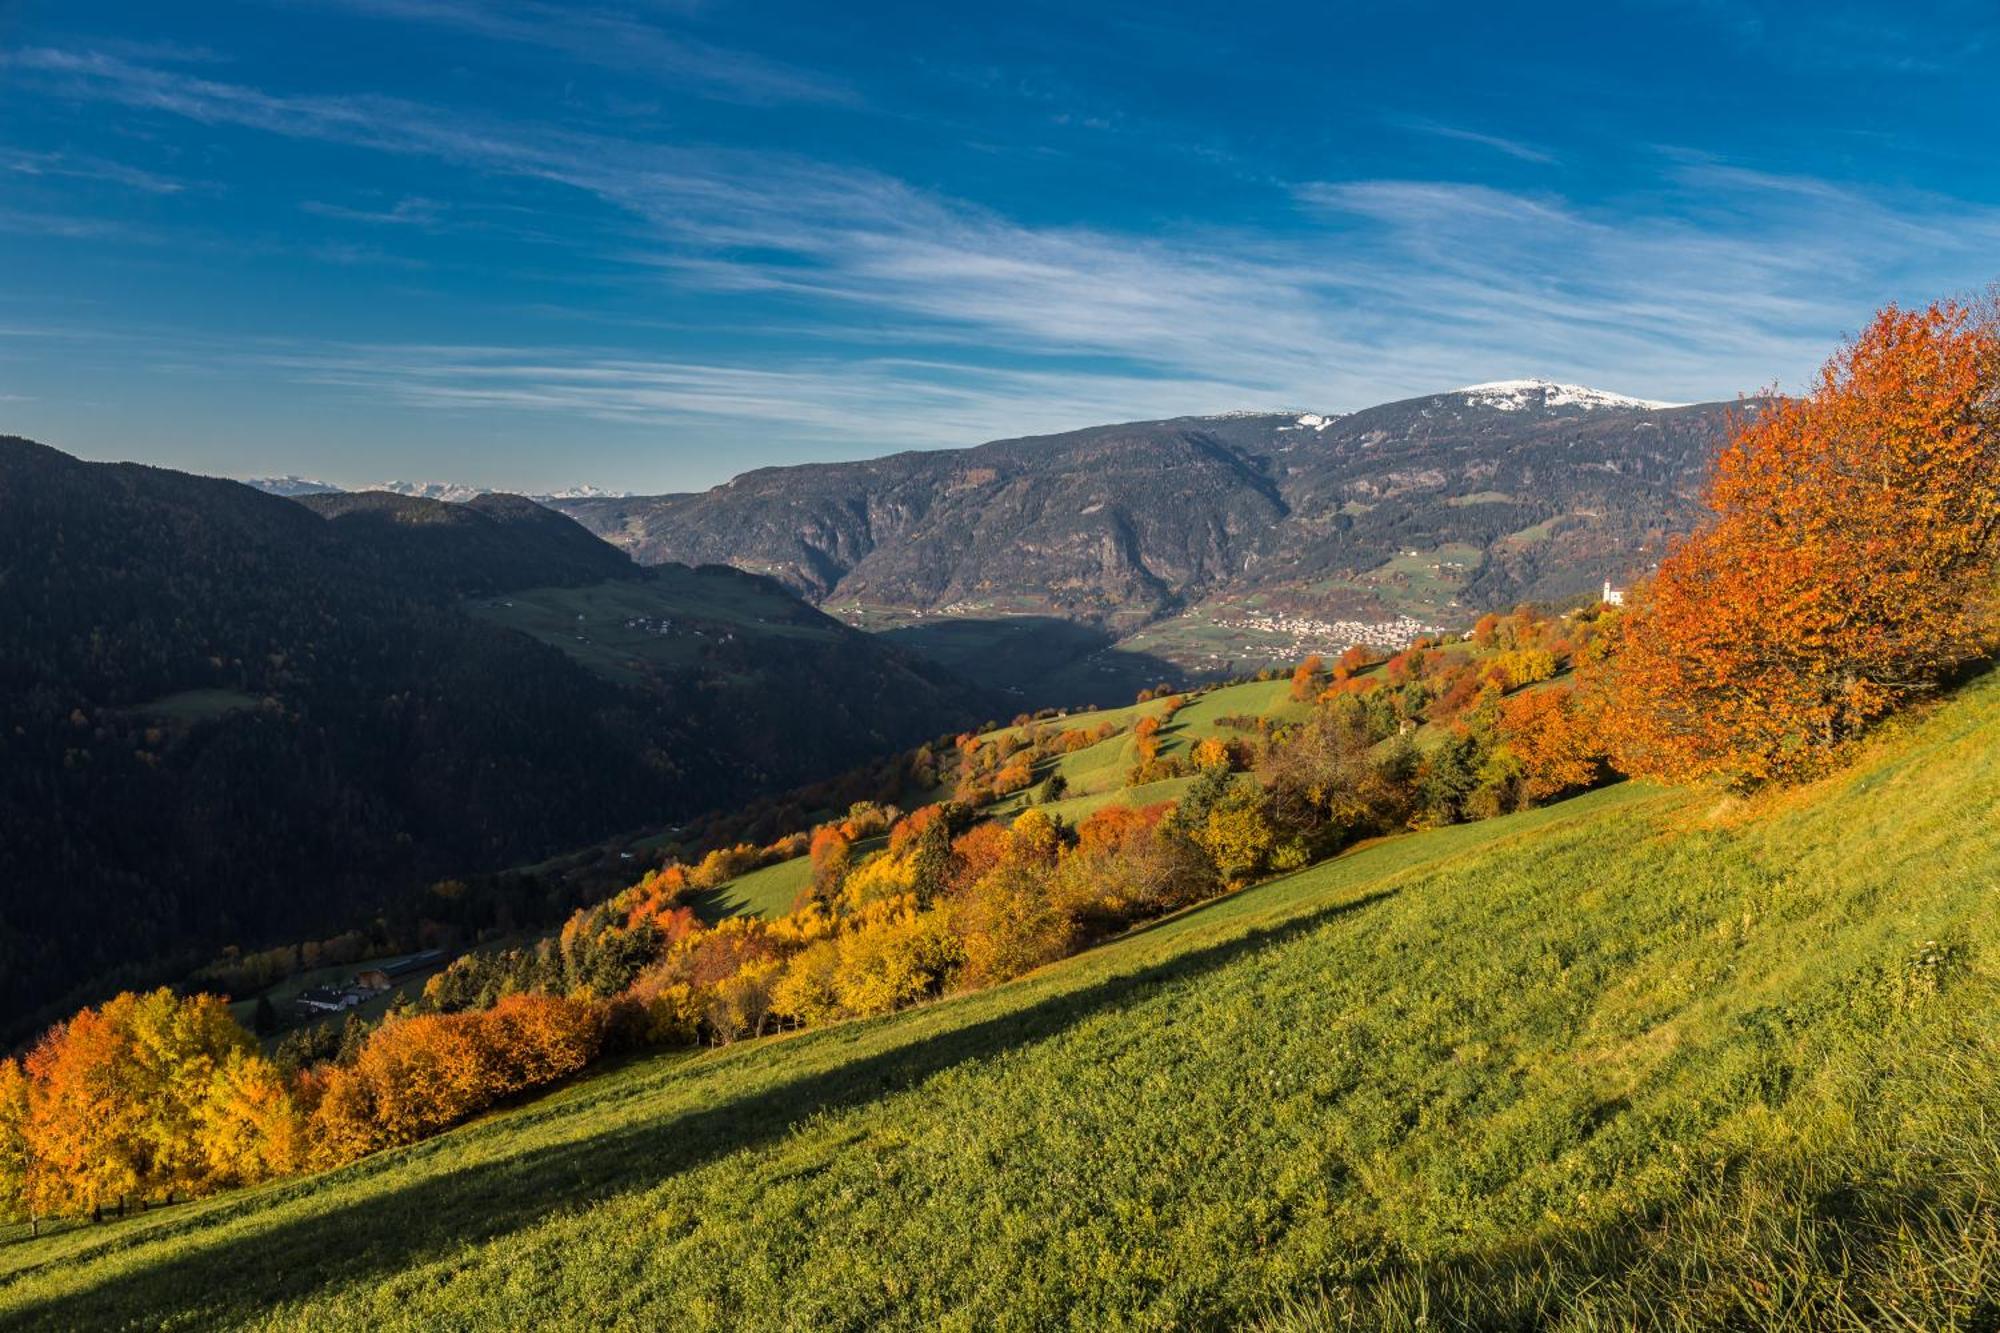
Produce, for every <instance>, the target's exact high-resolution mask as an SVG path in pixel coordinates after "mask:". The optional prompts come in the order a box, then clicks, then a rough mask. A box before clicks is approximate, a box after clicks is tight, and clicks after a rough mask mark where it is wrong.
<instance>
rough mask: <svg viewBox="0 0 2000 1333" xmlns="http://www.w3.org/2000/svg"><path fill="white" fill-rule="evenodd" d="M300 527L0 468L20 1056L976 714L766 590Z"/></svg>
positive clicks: (129, 485)
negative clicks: (32, 1042) (354, 929)
mask: <svg viewBox="0 0 2000 1333" xmlns="http://www.w3.org/2000/svg"><path fill="white" fill-rule="evenodd" d="M312 503H313V507H312V508H308V507H306V505H304V504H301V503H297V502H294V501H292V500H287V499H281V498H278V497H275V496H270V495H265V494H262V493H260V492H258V491H255V490H252V489H251V488H249V487H246V486H241V485H238V484H236V483H233V482H226V481H216V480H211V479H207V478H200V477H192V476H187V475H184V474H181V473H176V472H170V471H165V470H161V469H156V468H148V467H140V466H136V465H129V464H94V463H83V462H79V461H78V460H76V459H73V458H70V457H67V456H66V455H63V454H61V453H58V452H56V451H55V450H52V449H47V448H45V447H42V446H40V445H36V444H32V443H30V442H28V441H24V440H16V439H0V705H3V706H0V718H4V726H0V828H4V829H5V831H6V835H5V837H4V838H0V1023H4V1026H5V1027H6V1028H7V1029H8V1030H9V1031H15V1032H17V1031H18V1030H19V1028H20V1025H21V1023H22V1022H23V1021H24V1020H26V1019H27V1018H29V1017H30V1016H31V1015H32V1014H33V1013H34V1012H36V1011H38V1010H39V1009H41V1008H42V1007H43V1006H45V1005H47V1004H49V1003H51V1002H54V1001H57V1000H58V999H61V998H65V997H66V996H67V995H68V994H69V993H71V991H72V989H73V988H76V987H89V986H91V985H93V984H95V983H99V982H102V981H106V980H109V979H110V978H112V977H113V976H118V975H126V976H131V975H137V974H138V973H139V972H141V971H143V970H144V969H145V968H147V967H148V966H150V965H152V964H154V963H156V962H157V961H158V960H160V959H161V958H162V957H163V956H165V955H167V954H170V953H173V952H175V951H197V950H200V951H205V950H210V949H213V948H214V947H216V946H218V945H220V944H224V943H242V944H246V945H247V944H251V943H253V942H255V941H258V940H260V939H264V938H268V937H273V936H277V935H282V934H286V933H299V932H303V931H310V930H314V929H318V928H320V927H322V926H331V925H341V926H345V925H348V924H351V923H352V922H353V921H354V920H356V919H357V918H358V917H360V916H362V915H363V914H364V913H365V912H369V911H373V910H377V909H379V908H381V907H383V906H385V905H388V904H390V903H392V902H393V901H394V900H395V899H396V898H397V896H398V895H399V894H402V893H405V892H406V891H408V890H410V889H412V888H413V887H416V886H420V885H422V884H424V883H426V882H428V881H429V880H432V879H435V878H438V877H442V876H444V875H448V874H458V873H464V872H468V871H475V870H480V869H492V868H495V867H499V866H503V865H507V864H513V863H517V862H520V861H524V860H533V859H537V858H539V857H540V856H543V855H546V854H547V853H549V852H551V851H554V850H557V849H559V848H562V847H565V846H569V845H574V844H576V843H579V842H583V841H588V840H592V839H595V838H597V837H600V836H602V835H604V834H606V833H608V832H611V831H614V830H616V829H619V828H625V827H630V826H632V825H635V824H638V823H642V822H650V821H661V820H667V819H673V818H678V817H680V816H681V815H684V814H688V813H692V812H694V811H696V810H699V809H706V808H708V807H710V806H712V805H714V804H716V803H718V802H723V801H727V800H732V799H736V798H740V797H742V796H745V795H747V794H750V793H753V792H756V791H758V790H762V789H767V788H769V787H772V786H776V785H782V784H789V783H796V782H800V781H804V780H807V779H810V778H815V777H819V776H823V775H825V774H826V773H827V772H830V771H833V770H835V769H838V768H841V767H844V766H846V765H849V764H851V763H853V762H855V761H857V760H858V759H860V758H862V757H865V756H867V755H869V754H872V753H875V752H879V751H882V750H886V749H889V748H892V747H895V746H898V745H903V744H908V743H912V742H914V741H917V740H920V739H923V738H925V737H928V736H932V735H935V734H937V733H938V732H940V731H943V730H948V729H950V728H953V727H956V726H961V725H964V724H966V723H968V722H971V721H975V720H977V716H978V715H979V713H980V712H981V711H982V708H983V705H984V704H985V702H986V701H985V700H984V698H983V697H982V696H979V695H977V694H976V693H975V692H973V691H972V690H970V689H969V688H967V687H964V686H962V685H960V684H959V683H958V682H957V681H955V680H954V679H952V678H950V677H948V676H946V675H945V674H944V673H943V672H941V671H940V670H938V669H936V668H932V667H928V666H924V665H922V664H921V663H920V662H918V661H917V660H915V659H911V658H908V657H906V656H905V655H903V654H901V653H900V652H898V651H896V650H894V649H890V648H888V647H886V646H885V645H882V644H880V643H878V642H876V641H874V640H872V639H869V638H868V637H867V636H864V635H861V634H858V633H856V632H853V631H850V630H847V629H845V628H844V627H841V626H839V625H838V624H836V623H835V622H833V621H831V620H828V619H827V618H826V617H824V616H821V615H820V614H818V613H817V612H814V611H812V610H811V609H810V608H807V607H805V606H802V605H800V604H799V603H798V602H797V601H796V600H794V599H793V598H791V597H790V596H789V595H787V594H784V593H783V592H782V591H781V590H779V589H778V588H776V587H775V585H772V584H770V583H768V582H767V581H765V580H762V579H758V578H756V577H753V576H750V575H745V574H741V573H738V572H736V571H732V570H719V569H718V570H708V571H695V570H685V569H680V570H659V571H646V570H641V569H638V568H636V567H635V566H633V565H632V564H631V562H630V561H629V560H628V559H627V558H626V557H625V556H623V555H622V554H620V553H618V552H616V551H614V550H612V549H611V548H609V547H607V546H605V545H604V544H603V543H602V542H599V541H597V540H596V539H595V538H593V537H591V536H590V535H589V534H588V533H586V532H585V531H584V530H583V529H581V528H580V527H578V526H577V525H576V524H575V523H573V522H572V521H570V520H569V519H566V518H563V517H562V516H560V515H557V514H555V513H552V512H550V511H548V510H545V509H542V508H540V507H539V506H536V505H533V504H532V503H530V502H528V501H525V500H520V499H517V498H513V497H504V496H495V497H486V498H483V499H481V500H480V501H478V502H476V503H475V504H473V505H468V506H452V505H445V504H440V503H437V502H432V501H422V500H411V499H407V498H404V497H386V496H371V495H361V496H330V497H324V498H317V499H315V500H314V501H313V502H312ZM516 590H525V593H524V596H523V600H522V601H521V603H520V606H521V607H523V608H525V607H527V606H529V605H530V604H531V603H532V604H535V605H541V604H548V603H550V602H552V601H553V600H560V599H562V598H577V599H581V598H588V597H590V596H593V595H595V592H594V590H612V591H613V592H615V594H616V596H617V597H618V598H619V599H621V600H620V601H619V603H618V605H619V607H620V608H624V607H627V606H628V605H629V606H637V607H640V608H642V610H643V614H639V613H636V612H633V611H630V610H621V612H620V613H619V618H618V620H617V621H616V623H613V624H611V625H610V626H609V631H610V632H614V633H615V632H617V631H618V630H619V629H620V627H621V626H622V625H623V624H624V622H626V621H631V622H633V623H635V624H639V625H641V626H643V627H644V628H645V630H646V631H647V632H646V633H645V634H644V635H643V636H641V637H643V638H644V640H645V642H646V644H648V645H650V644H652V643H655V642H657V643H659V644H660V645H662V646H663V647H664V648H666V649H669V650H671V651H668V652H665V653H664V654H662V653H653V654H651V655H648V654H647V653H645V652H642V651H639V650H636V649H635V650H632V651H624V650H620V651H619V652H617V653H615V654H614V653H612V652H610V651H609V650H607V649H606V648H605V647H604V645H603V644H602V643H601V642H600V640H601V639H603V638H604V637H605V634H604V633H603V632H600V631H599V630H598V629H597V628H596V626H595V625H594V624H587V623H586V621H585V616H586V614H588V612H587V611H586V610H583V609H579V610H577V611H576V612H574V613H573V614H572V613H571V612H570V611H569V610H568V609H567V608H565V610H564V613H563V617H562V618H563V625H562V627H561V628H562V632H561V633H560V634H558V633H555V632H541V633H538V632H537V626H535V625H533V624H511V623H509V622H508V620H507V619H506V617H507V616H508V615H510V614H514V613H515V611H514V608H515V607H516V602H515V600H514V599H513V598H512V597H508V598H507V600H505V601H504V602H502V601H500V600H498V599H499V597H500V596H501V595H503V594H511V593H514V592H515V591H516ZM536 599H539V600H536ZM670 622H671V625H672V627H673V629H674V631H675V633H676V634H678V635H679V636H680V637H678V638H676V637H672V636H670V635H668V634H667V633H666V627H667V626H668V625H669V623H670ZM631 633H633V634H634V635H635V636H639V631H636V630H635V631H631ZM592 652H595V653H597V654H598V655H597V656H596V657H593V656H591V655H590V654H591V653H592Z"/></svg>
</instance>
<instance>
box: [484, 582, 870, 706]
mask: <svg viewBox="0 0 2000 1333" xmlns="http://www.w3.org/2000/svg"><path fill="white" fill-rule="evenodd" d="M468 606H469V608H470V610H471V611H472V613H473V614H474V615H477V616H479V617H481V618H483V619H486V620H489V621H491V622H493V623H494V624H497V625H502V626H504V627H506V628H508V629H514V630H520V631H521V632H522V633H525V634H529V635H532V636H533V637H535V638H537V639H540V640H542V641H543V642H545V643H550V644H553V645H555V646H556V647H557V648H560V649H562V650H563V651H564V652H565V653H568V654H569V655H570V656H571V657H573V658H575V659H576V660H577V661H578V662H580V663H582V664H583V665H584V666H587V667H589V668H590V669H592V670H593V671H596V672H598V673H599V674H601V675H605V676H609V677H611V678H613V679H618V680H626V681H630V680H636V679H639V678H641V677H642V676H643V675H644V674H645V672H646V671H647V669H648V668H656V667H664V668H678V667H685V666H688V665H690V664H692V663H694V662H696V661H698V660H699V659H700V658H701V657H702V656H703V654H704V652H705V651H706V650H708V649H711V648H714V647H716V646H717V645H720V644H722V643H724V642H727V641H729V640H730V639H733V638H744V639H751V640H754V639H757V638H761V637H771V636H776V637H787V638H817V639H827V638H831V637H832V636H833V635H834V634H835V633H836V631H835V630H834V629H833V627H831V626H829V625H826V624H824V623H823V622H822V623H818V624H814V623H811V621H810V619H806V620H804V621H803V623H802V621H801V617H800V616H799V607H798V604H797V603H796V602H794V601H792V600H790V599H789V598H787V597H785V596H783V595H782V594H780V593H777V592H772V591H768V590H765V591H759V590H757V589H756V588H755V586H754V585H752V584H751V583H750V582H749V581H748V580H746V579H742V578H740V577H738V578H733V579H726V580H725V579H721V578H718V577H716V576H714V575H705V574H701V573H697V572H696V571H694V570H690V569H686V568H683V567H681V566H678V565H665V566H661V567H660V568H658V569H654V570H649V571H648V572H647V577H645V578H643V579H632V580H623V579H615V580H610V581H607V582H604V583H595V584H590V585H588V586H586V587H581V588H529V589H527V590H525V591H522V592H513V593H508V594H506V595H505V596H502V597H483V598H479V599H477V600H475V601H473V602H470V603H468Z"/></svg>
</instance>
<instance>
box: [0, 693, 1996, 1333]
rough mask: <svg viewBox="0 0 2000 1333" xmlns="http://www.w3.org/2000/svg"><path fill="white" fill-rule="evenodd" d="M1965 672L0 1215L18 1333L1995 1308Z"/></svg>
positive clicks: (1992, 1076)
mask: <svg viewBox="0 0 2000 1333" xmlns="http://www.w3.org/2000/svg"><path fill="white" fill-rule="evenodd" d="M1996 1014H2000V681H1997V680H1996V679H1994V678H1991V677H1989V678H1988V679H1986V680H1984V681H1982V682H1980V683H1978V684H1976V685H1974V686H1972V687H1970V688H1968V689H1967V690H1966V691H1965V692H1963V694H1962V695H1961V697H1959V698H1958V699H1956V700H1953V701H1951V702H1950V703H1949V704H1947V705H1945V706H1943V707H1941V708H1939V709H1938V710H1937V711H1936V712H1935V713H1934V714H1933V715H1932V716H1930V717H1929V718H1927V719H1924V720H1922V721H1919V722H1913V723H1910V724H1907V725H1906V726H1904V727H1903V728H1902V730H1901V731H1900V732H1899V733H1898V734H1895V735H1891V736H1887V737H1885V738H1884V739H1882V740H1881V741H1879V742H1878V743H1876V745H1875V746H1874V747H1873V749H1872V750H1871V751H1870V752H1869V753H1868V754H1867V755H1866V756H1864V758H1863V759H1862V761H1861V762H1860V763H1859V764H1857V765H1856V766H1855V767H1854V768H1853V769H1852V770H1851V771H1849V772H1847V773H1845V774H1843V775H1841V776H1839V777H1837V778H1834V779H1831V780H1829V781H1827V782H1825V783H1822V784H1820V785H1819V786H1816V787H1813V788H1810V789H1806V790H1802V791H1798V792H1793V793H1788V794H1785V795H1782V796H1777V797H1769V798H1763V799H1760V800H1756V801H1751V802H1747V803H1746V802H1737V801H1732V800H1727V799H1722V798H1718V797H1717V796H1716V795H1715V794H1714V793H1712V792H1709V793H1703V792H1667V791H1662V790H1659V789H1655V788H1648V787H1642V786H1636V785H1624V786H1619V787H1614V788H1610V789H1607V790H1604V791H1600V792H1597V793H1593V794H1591V795H1589V796H1586V797H1583V798H1580V799H1577V800H1573V801H1569V802H1566V803H1563V804H1561V805H1557V806H1554V807H1551V808H1548V809H1545V810H1540V811H1534V812H1530V813H1527V814H1523V815H1516V816H1510V817H1508V818H1504V819H1497V820H1491V821H1487V822H1484V823H1479V824H1469V825H1462V826H1458V827H1454V828H1448V829H1442V830H1438V831H1435V832H1430V833H1424V834H1419V835H1414V836H1409V837H1403V838H1397V839H1392V840H1387V841H1384V842H1380V843H1377V844H1375V845H1373V846H1369V847H1365V848H1362V849H1359V850H1356V851H1354V852H1352V853H1350V854H1348V855H1346V856H1344V857H1341V858H1339V859H1337V860H1335V861H1331V862H1328V863H1326V864H1323V865H1320V866H1317V867H1314V868H1312V869H1310V870H1307V871H1303V872H1300V873H1298V874H1295V875H1291V876H1288V877H1286V878H1283V879H1279V880H1275V881H1272V882H1270V883H1267V884H1264V885H1262V886H1259V887H1256V888H1253V889H1250V890H1246V891H1244V892H1242V893H1239V894H1236V895H1234V896H1232V897H1230V898H1227V899H1224V900H1221V901H1219V902H1216V903H1212V904H1209V905H1208V906H1206V907H1203V908H1200V909H1196V910H1193V911H1190V912H1187V913H1184V914H1182V915H1180V916H1178V917H1175V918H1172V919H1169V920H1167V921H1165V922H1162V923H1159V924H1156V925H1154V926H1152V927H1150V928H1147V929H1143V930H1140V931H1137V932H1134V933H1133V934H1131V935H1129V936H1126V937H1123V938H1121V939H1119V940H1116V941H1113V942H1111V943H1109V944H1107V945H1105V946H1103V947H1100V948H1098V949H1095V950H1093V951H1091V952H1089V953H1087V954H1084V955H1082V956H1080V957H1078V958H1075V959H1072V960H1069V961H1067V962H1065V963H1062V964H1059V965H1056V966H1053V967H1050V968H1047V969H1044V970H1043V971H1041V972H1039V973H1036V974H1033V975H1031V976H1029V977H1027V978H1024V979H1023V980H1021V981H1018V982H1015V983H1013V984H1010V985H1006V986H1002V987H998V988H996V989H993V990H990V991H986V992H982V993H978V994H973V995H968V996H964V997H959V998H956V999H952V1000H948V1001H944V1002H940V1003H936V1004H932V1005H928V1006H925V1007H921V1008H918V1009H914V1010H910V1011H906V1012H904V1013H901V1014H898V1015H894V1016H891V1017H889V1018H886V1019H880V1020H873V1021H868V1022H860V1023H853V1024H848V1025H843V1026H838V1027H833V1028H828V1029H823V1030H818V1031H813V1032H808V1033H803V1034H799V1035H795V1036H791V1037H785V1038H779V1039H771V1040H765V1041H761V1042H755V1043H747V1044H743V1045H740V1046H737V1047H734V1048H729V1049H724V1050H720V1051H713V1052H706V1053H702V1054H698V1055H677V1056H664V1057H656V1058H649V1059H641V1060H635V1061H632V1062H630V1063H628V1064H626V1065H624V1066H623V1067H620V1068H617V1069H613V1070H610V1071H608V1072H605V1073H602V1074H599V1075H598V1076H596V1077H592V1078H589V1079H587V1080H585V1081H582V1082H580V1083H578V1084H577V1085H575V1086H573V1087H570V1088H568V1089H566V1090H564V1091H562V1092H560V1093H557V1094H555V1095H553V1096H549V1097H545V1098H543V1099H541V1100H539V1101H536V1102H534V1103H532V1104H529V1105H526V1106H523V1107H519V1108H516V1109H514V1110H512V1111H509V1112H507V1113H503V1114H500V1115H496V1116H492V1117H489V1118H487V1119H485V1120H483V1121H480V1122H477V1123H474V1124H472V1125H469V1126H466V1127H464V1128H462V1129H460V1130H458V1131H455V1132H453V1133H450V1134H447V1135H445V1136H443V1137H441V1138H439V1139H435V1140H432V1141H430V1142H428V1143H425V1144H422V1145H419V1146H417V1147H415V1148H412V1149H408V1150H403V1151H397V1152H390V1153H385V1154H381V1155H379V1156H377V1157H375V1158H371V1159H369V1160H367V1161H364V1162H360V1163H357V1164H355V1165H353V1166H351V1167H348V1168H345V1169H342V1170H340V1171H337V1172H333V1173H330V1174H328V1175H324V1176H320V1177H315V1178H311V1179H305V1180H298V1181H291V1182H287V1183H284V1184H281V1185H277V1186H273V1187H268V1188H265V1189H261V1190H258V1191H254V1192H246V1193H243V1194H239V1195H234V1196H228V1197H223V1198H218V1199H212V1200H208V1201H204V1202H201V1203H196V1204H191V1205H183V1206H179V1207H174V1208H169V1209H164V1210H159V1211H157V1212H155V1213H153V1214H151V1215H149V1216H146V1217H143V1218H139V1219H134V1220H127V1221H125V1222H122V1223H118V1224H113V1225H106V1226H102V1227H94V1228H93V1227H75V1228H72V1229H70V1230H68V1231H65V1232H63V1233H61V1234H58V1235H55V1236H50V1237H45V1238H43V1239H41V1240H38V1241H24V1240H22V1241H15V1242H14V1243H9V1244H0V1323H4V1324H5V1325H6V1326H9V1327H46V1328H63V1329H73V1328H90V1329H115V1328H173V1329H195V1328H201V1329H207V1328H218V1327H270V1328H314V1329H319V1328H335V1327H370V1328H378V1327H379V1328H408V1329H448V1328H470V1327H480V1328H496V1327H498V1328H565V1327H573V1328H634V1329H639V1328H712V1329H746V1328H813V1329H874V1328H949V1329H967V1330H973V1329H981V1330H983V1329H1014V1328H1057V1327H1070V1328H1087V1329H1099V1328H1181V1327H1224V1326H1236V1325H1240V1324H1243V1323H1245V1322H1253V1323H1254V1322H1258V1321H1263V1322H1265V1323H1268V1324H1269V1325H1271V1326H1273V1327H1286V1328H1290V1327H1297V1328H1343V1327H1357V1328H1416V1327H1425V1328H1439V1327H1480V1328H1492V1327H1513V1328H1529V1327H1536V1328H1540V1327H1555V1328H1576V1329H1585V1328H1592V1329H1594V1328H1631V1327H1640V1328H1710V1327H1718V1326H1721V1327H1758V1328H1797V1329H1807V1328H1812V1329H1819V1328H1852V1329H1864V1328H1871V1329H1872V1328H1885V1327H1900V1328H1927V1329H1928V1328H1966V1329H1973V1328H1992V1327H1994V1326H1995V1320H1996V1317H2000V1123H1996V1115H2000V1095H1996V1093H1997V1092H2000V1022H1996V1018H1995V1016H1996Z"/></svg>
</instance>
